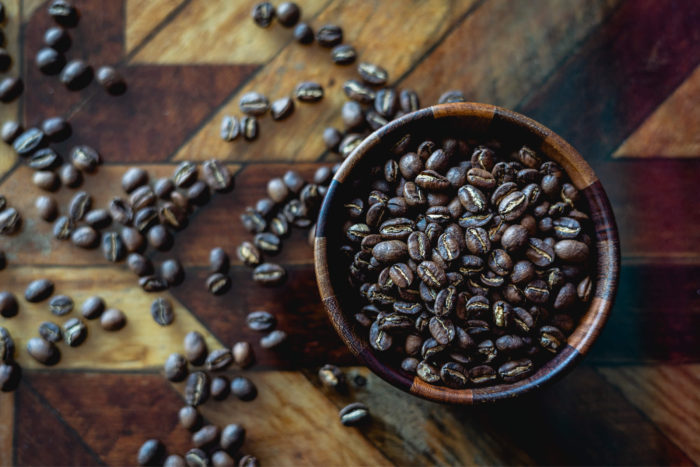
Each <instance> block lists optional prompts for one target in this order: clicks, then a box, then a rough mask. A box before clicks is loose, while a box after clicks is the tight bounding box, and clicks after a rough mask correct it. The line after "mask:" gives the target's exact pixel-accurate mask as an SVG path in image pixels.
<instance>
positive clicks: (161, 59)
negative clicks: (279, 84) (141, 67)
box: [127, 0, 328, 64]
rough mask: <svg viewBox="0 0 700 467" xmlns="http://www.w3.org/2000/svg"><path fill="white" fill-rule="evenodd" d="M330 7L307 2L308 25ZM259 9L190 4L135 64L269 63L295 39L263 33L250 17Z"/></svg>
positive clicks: (220, 2)
mask: <svg viewBox="0 0 700 467" xmlns="http://www.w3.org/2000/svg"><path fill="white" fill-rule="evenodd" d="M327 2H328V0H309V1H306V2H304V3H303V4H302V7H303V11H302V15H303V20H310V19H311V18H312V17H313V16H315V15H316V14H317V13H318V12H319V11H320V10H321V9H322V8H323V7H324V5H325V4H326V3H327ZM256 3H257V2H256V1H252V0H248V1H235V2H231V1H230V0H207V1H204V2H202V1H194V2H191V3H190V4H189V5H187V6H186V7H185V9H184V10H183V11H182V13H181V14H179V15H178V16H177V17H176V18H175V19H174V20H173V21H172V22H171V23H170V24H168V25H167V27H165V28H164V29H163V30H162V31H160V32H159V33H158V34H157V35H156V36H155V37H154V38H153V39H152V40H151V41H150V42H149V43H148V45H146V46H145V47H144V48H143V49H142V50H141V51H140V52H139V53H138V54H136V56H135V57H133V59H132V63H160V64H166V63H167V64H176V63H178V64H179V63H186V64H193V63H246V64H248V63H265V62H267V61H268V60H269V59H270V58H272V57H273V56H275V55H276V54H277V53H278V52H279V50H280V49H281V48H283V47H284V46H285V45H286V44H287V43H288V42H289V41H290V40H291V39H292V37H291V34H292V33H291V30H289V29H285V28H282V27H281V26H280V25H279V24H277V23H273V25H272V26H270V28H269V30H262V29H260V28H259V27H258V26H257V25H256V24H255V23H254V22H253V20H252V18H251V16H250V12H251V10H252V9H253V6H254V5H255V4H256ZM127 34H128V31H127Z"/></svg>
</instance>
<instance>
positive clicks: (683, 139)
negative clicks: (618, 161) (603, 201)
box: [613, 67, 700, 157]
mask: <svg viewBox="0 0 700 467" xmlns="http://www.w3.org/2000/svg"><path fill="white" fill-rule="evenodd" d="M699 95H700V67H698V68H695V71H694V72H693V73H692V74H691V75H690V76H689V77H688V79H686V80H685V81H684V82H683V84H681V85H680V86H678V88H677V89H676V90H675V91H674V92H673V94H671V95H670V96H669V97H668V98H667V99H666V100H665V101H664V102H663V103H662V104H661V105H660V106H659V107H658V108H657V109H656V110H654V113H652V114H651V115H650V116H649V118H647V119H646V120H644V122H643V123H642V124H641V125H640V126H639V128H637V129H636V130H635V132H634V133H632V134H631V135H630V136H629V138H627V139H626V140H625V142H624V143H622V145H621V146H620V147H619V148H617V150H615V152H614V153H613V157H659V156H661V157H696V156H697V155H698V154H700V135H698V132H697V129H698V128H699V127H700V109H698V106H697V105H696V104H697V96H699Z"/></svg>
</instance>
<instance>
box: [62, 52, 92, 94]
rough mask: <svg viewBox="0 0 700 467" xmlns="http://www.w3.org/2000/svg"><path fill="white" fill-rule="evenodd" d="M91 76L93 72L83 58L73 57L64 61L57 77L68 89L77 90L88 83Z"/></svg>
mask: <svg viewBox="0 0 700 467" xmlns="http://www.w3.org/2000/svg"><path fill="white" fill-rule="evenodd" d="M92 76H93V72H92V67H91V66H90V65H88V64H87V63H86V62H85V61H83V60H80V59H73V60H71V61H70V62H68V63H66V66H65V67H63V69H62V70H61V74H60V76H59V78H58V79H59V81H60V82H61V83H63V84H64V85H65V86H66V87H67V88H68V89H70V90H72V91H77V90H79V89H82V88H84V87H85V86H87V85H88V84H90V81H91V80H92Z"/></svg>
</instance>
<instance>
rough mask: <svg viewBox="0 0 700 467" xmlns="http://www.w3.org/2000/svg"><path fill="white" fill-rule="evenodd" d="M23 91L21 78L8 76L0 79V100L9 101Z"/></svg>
mask: <svg viewBox="0 0 700 467" xmlns="http://www.w3.org/2000/svg"><path fill="white" fill-rule="evenodd" d="M22 91H24V82H23V81H22V79H21V78H16V77H14V76H8V77H7V78H4V79H3V80H2V81H0V101H2V102H11V101H13V100H15V99H16V98H17V97H18V96H19V95H20V94H22Z"/></svg>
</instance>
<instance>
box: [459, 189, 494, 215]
mask: <svg viewBox="0 0 700 467" xmlns="http://www.w3.org/2000/svg"><path fill="white" fill-rule="evenodd" d="M457 196H459V201H460V202H461V203H462V206H464V209H466V210H467V211H469V212H471V213H480V212H483V211H484V210H485V209H486V208H487V206H488V202H487V200H486V196H485V195H484V193H482V192H481V190H479V189H478V188H476V187H474V186H472V185H464V186H463V187H461V188H460V189H459V190H458V191H457Z"/></svg>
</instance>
